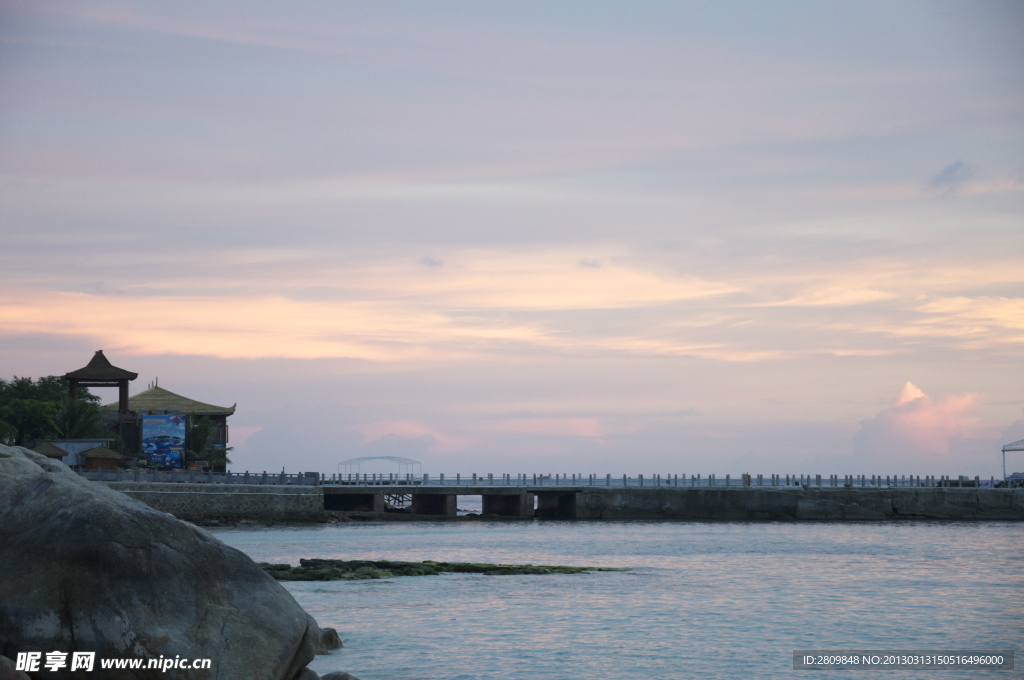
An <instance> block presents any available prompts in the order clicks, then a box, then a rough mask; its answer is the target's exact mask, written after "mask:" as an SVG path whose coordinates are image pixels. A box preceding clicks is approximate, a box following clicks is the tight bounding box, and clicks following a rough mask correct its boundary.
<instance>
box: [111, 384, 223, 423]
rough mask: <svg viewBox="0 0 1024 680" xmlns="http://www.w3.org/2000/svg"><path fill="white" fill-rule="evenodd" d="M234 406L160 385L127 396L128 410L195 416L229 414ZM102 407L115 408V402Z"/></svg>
mask: <svg viewBox="0 0 1024 680" xmlns="http://www.w3.org/2000/svg"><path fill="white" fill-rule="evenodd" d="M235 406H237V404H236V405H232V406H215V405H213V404H206V403H203V402H201V401H196V400H195V399H189V398H188V397H183V396H181V395H180V394H175V393H174V392H171V391H170V390H165V389H164V388H162V387H151V388H149V389H148V390H146V391H145V392H139V393H138V394H136V395H135V396H134V397H129V398H128V409H129V410H130V411H179V412H181V413H185V414H189V415H196V416H230V415H231V414H232V413H234V412H235ZM103 408H117V402H114V403H111V404H107V405H106V406H104V407H103Z"/></svg>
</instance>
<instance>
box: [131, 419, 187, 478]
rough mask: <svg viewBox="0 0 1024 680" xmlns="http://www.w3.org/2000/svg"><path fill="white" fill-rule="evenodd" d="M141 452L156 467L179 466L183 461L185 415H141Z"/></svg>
mask: <svg viewBox="0 0 1024 680" xmlns="http://www.w3.org/2000/svg"><path fill="white" fill-rule="evenodd" d="M142 453H143V454H144V455H145V456H146V457H147V458H148V459H149V464H150V465H154V466H157V467H181V466H182V464H183V463H184V461H185V416H182V415H158V416H146V415H144V416H142Z"/></svg>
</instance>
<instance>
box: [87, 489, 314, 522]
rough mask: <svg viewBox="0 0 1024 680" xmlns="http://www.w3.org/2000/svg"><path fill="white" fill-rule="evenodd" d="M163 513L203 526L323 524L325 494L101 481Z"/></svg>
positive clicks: (307, 490) (284, 490)
mask: <svg viewBox="0 0 1024 680" xmlns="http://www.w3.org/2000/svg"><path fill="white" fill-rule="evenodd" d="M98 483H101V484H103V485H105V486H108V487H110V488H111V489H114V490H115V491H120V492H121V493H123V494H125V495H126V496H129V497H130V498H134V499H135V500H138V501H141V502H143V503H145V504H146V505H148V506H149V507H151V508H153V509H154V510H159V511H160V512H167V513H170V514H172V515H174V516H175V517H177V518H178V519H183V520H186V521H188V522H197V523H200V524H203V523H209V522H238V521H243V520H249V521H254V522H319V521H324V520H325V519H326V517H325V514H324V493H323V488H322V487H319V486H284V485H281V486H277V485H260V484H161V483H156V484H154V483H151V482H98Z"/></svg>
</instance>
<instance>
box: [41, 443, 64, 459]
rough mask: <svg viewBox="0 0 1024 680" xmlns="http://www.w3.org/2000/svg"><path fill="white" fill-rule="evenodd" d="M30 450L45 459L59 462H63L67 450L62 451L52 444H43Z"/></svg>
mask: <svg viewBox="0 0 1024 680" xmlns="http://www.w3.org/2000/svg"><path fill="white" fill-rule="evenodd" d="M32 450H33V451H35V452H36V453H41V454H43V455H44V456H46V457H47V458H55V459H57V460H60V461H63V460H64V456H66V455H68V451H67V449H62V448H61V447H59V446H57V445H56V444H54V443H53V442H43V443H42V444H40V445H39V446H37V447H35V448H34V449H32Z"/></svg>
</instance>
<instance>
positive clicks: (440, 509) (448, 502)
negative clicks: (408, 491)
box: [409, 493, 456, 517]
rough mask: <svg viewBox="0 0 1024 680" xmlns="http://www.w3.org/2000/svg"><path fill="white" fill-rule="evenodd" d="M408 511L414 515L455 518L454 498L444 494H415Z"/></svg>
mask: <svg viewBox="0 0 1024 680" xmlns="http://www.w3.org/2000/svg"><path fill="white" fill-rule="evenodd" d="M409 511H410V512H412V513H413V514H416V515H440V516H443V517H454V516H455V512H456V510H455V496H453V495H451V494H446V493H415V494H412V504H411V505H410V506H409Z"/></svg>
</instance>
